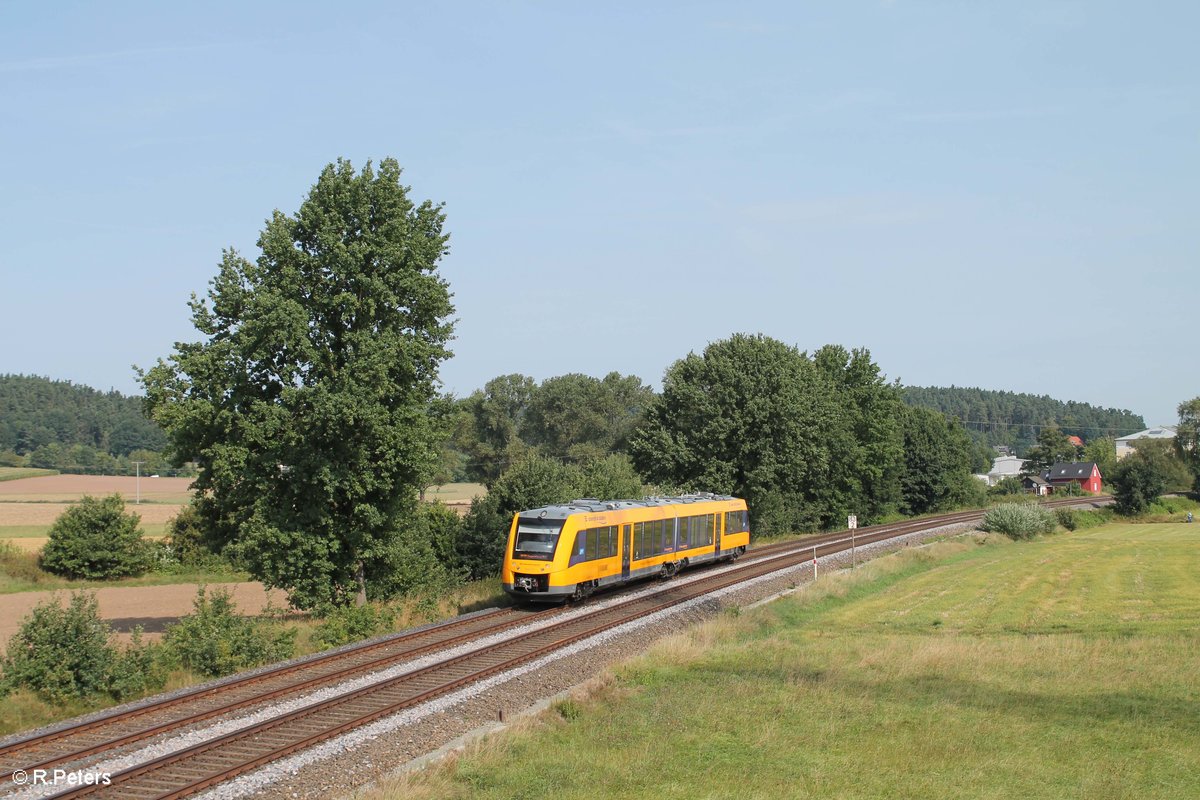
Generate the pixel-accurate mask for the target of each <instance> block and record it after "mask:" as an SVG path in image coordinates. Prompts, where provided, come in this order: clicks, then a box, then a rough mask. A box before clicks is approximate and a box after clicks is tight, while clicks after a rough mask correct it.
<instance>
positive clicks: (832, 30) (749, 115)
mask: <svg viewBox="0 0 1200 800" xmlns="http://www.w3.org/2000/svg"><path fill="white" fill-rule="evenodd" d="M650 6H652V7H650ZM1198 30H1200V5H1198V4H1196V3H1192V2H1161V3H1141V4H1134V3H1111V2H1043V1H1041V0H1038V1H1037V2H1025V3H1021V2H995V3H981V2H980V3H977V2H972V3H947V2H906V1H905V0H896V1H895V2H827V3H797V2H780V3H738V4H736V5H735V4H732V3H730V4H704V3H680V4H673V3H672V4H668V3H661V4H648V3H642V2H637V3H607V2H606V3H595V2H590V3H566V2H545V3H478V4H476V3H441V4H438V3H421V4H416V3H377V4H376V3H339V4H336V5H335V4H332V3H329V4H319V5H318V4H312V3H297V2H278V3H266V2H264V3H240V2H239V3H220V2H205V3H175V2H171V3H144V4H133V3H121V2H111V3H69V2H64V3H34V2H6V3H4V4H3V5H0V97H2V99H3V102H2V103H0V114H2V115H3V116H2V118H0V146H2V149H3V153H4V162H3V165H4V166H3V172H2V173H0V174H2V178H0V185H2V187H3V191H2V192H0V225H2V226H3V232H4V233H3V236H2V237H0V279H2V283H0V324H2V325H3V327H2V330H3V339H4V342H5V346H4V347H3V350H2V355H0V372H23V373H34V374H40V375H48V376H50V377H53V378H61V379H70V380H73V381H76V382H80V383H86V384H90V385H93V386H96V387H99V388H105V389H107V388H110V387H111V388H116V389H119V390H122V391H125V392H134V391H137V390H138V387H137V384H136V382H135V380H134V376H133V372H132V370H131V368H130V365H131V364H138V365H143V366H145V365H149V364H151V363H152V362H153V361H154V360H155V359H156V358H158V357H159V356H164V355H166V354H167V353H169V352H170V350H171V347H172V345H173V343H174V342H175V341H177V340H181V339H192V338H195V337H194V332H193V330H192V328H191V325H190V322H189V318H188V312H187V307H186V301H187V298H188V295H189V293H190V292H192V291H201V292H202V291H203V290H205V288H206V287H207V284H208V281H209V279H210V278H211V277H212V276H213V274H214V273H215V270H216V264H217V262H218V259H219V257H220V252H221V248H222V247H226V246H234V247H236V248H238V249H239V250H241V251H242V252H243V253H244V254H245V255H247V256H249V257H251V258H253V257H255V256H256V255H257V250H256V248H255V241H256V239H257V235H258V231H259V230H260V228H261V227H262V224H263V221H264V220H265V218H266V217H267V216H268V215H269V214H270V212H271V210H272V209H274V208H279V209H282V210H284V211H286V212H289V213H291V212H293V211H295V210H296V208H297V207H298V206H299V204H300V202H301V200H302V198H303V196H304V194H305V193H306V192H307V190H308V188H309V187H310V186H311V185H312V183H313V182H314V181H315V179H316V176H317V174H318V173H319V171H320V169H321V168H322V166H324V165H325V164H326V163H328V162H330V161H333V160H334V159H336V158H337V157H338V156H344V157H347V158H349V159H351V160H352V161H353V162H354V163H355V164H356V165H361V163H362V162H364V161H366V160H367V159H375V160H378V159H379V158H381V157H384V156H394V157H396V158H397V159H398V160H399V161H400V163H401V164H402V165H403V166H404V167H405V170H406V172H405V177H406V182H407V183H408V184H410V185H411V186H412V191H413V195H414V197H415V198H416V199H418V200H419V199H424V198H431V199H433V200H436V201H444V202H445V204H446V213H447V216H448V221H447V227H448V229H449V231H450V232H451V234H452V240H451V250H452V252H451V255H450V256H449V257H448V258H447V259H446V260H445V261H444V264H443V274H444V275H445V277H446V278H447V279H448V280H449V281H450V284H451V287H452V290H453V291H454V293H455V302H456V305H457V309H458V311H457V313H458V317H459V319H460V321H459V323H458V326H457V339H456V341H455V343H454V350H455V352H456V356H455V358H454V359H453V360H452V361H450V362H448V363H447V364H446V365H445V367H444V369H443V378H444V381H445V385H446V388H447V389H450V390H453V391H454V392H456V393H458V394H460V395H461V394H466V393H469V392H470V391H471V390H473V389H475V388H477V387H479V386H481V385H482V384H483V383H484V382H485V381H487V380H488V379H489V378H491V377H493V376H496V375H499V374H503V373H508V372H523V373H526V374H529V375H533V376H534V377H536V378H538V379H539V380H540V379H543V378H546V377H549V376H552V375H558V374H562V373H566V372H585V373H589V374H593V375H603V374H604V373H606V372H608V371H610V370H619V371H620V372H622V373H633V374H636V375H639V376H641V377H642V378H643V379H645V380H647V381H648V382H650V383H652V384H654V385H655V386H657V385H658V384H659V381H660V379H661V377H662V373H663V370H664V369H665V368H666V367H667V366H668V365H669V364H670V363H671V362H672V361H674V360H675V359H677V358H680V357H682V356H683V355H685V354H686V353H688V352H689V351H691V350H695V351H700V350H702V349H703V348H704V347H705V345H706V344H707V343H708V342H710V341H713V340H716V339H722V338H725V337H727V336H728V335H730V334H731V333H734V332H737V331H747V332H757V331H761V332H763V333H766V334H769V335H771V336H774V337H776V338H779V339H781V340H784V341H786V342H788V343H791V344H795V345H798V346H799V347H801V348H803V349H808V350H812V349H815V348H816V347H819V346H820V345H822V344H825V343H829V342H837V343H842V344H845V345H847V346H865V347H867V348H869V349H870V350H871V352H872V354H873V355H874V357H875V359H876V360H877V361H878V362H879V364H880V365H881V366H882V367H883V369H884V371H885V372H887V373H888V375H889V376H890V377H893V378H895V377H899V378H900V379H902V380H903V381H904V382H905V383H908V384H919V385H930V384H933V385H949V384H956V385H960V386H962V385H968V386H972V385H977V386H982V387H985V388H996V389H1010V390H1015V391H1024V392H1035V393H1039V394H1042V393H1045V394H1050V395H1052V396H1055V397H1058V398H1061V399H1074V400H1081V401H1087V402H1091V403H1096V404H1100V405H1105V406H1115V407H1121V408H1129V409H1131V410H1133V411H1135V412H1138V413H1140V414H1143V415H1144V416H1145V417H1146V422H1147V423H1149V424H1155V423H1160V422H1170V421H1172V420H1174V419H1175V418H1176V415H1175V406H1176V404H1178V403H1179V402H1180V401H1182V400H1185V399H1187V398H1190V397H1193V396H1196V395H1198V394H1200V369H1198V367H1200V358H1198V357H1197V340H1198V338H1200V337H1198V336H1197V327H1198V326H1197V296H1198V295H1200V263H1198V256H1200V224H1198V222H1197V220H1200V189H1198V183H1200V158H1198V155H1200V109H1198V98H1200V56H1198V55H1197V52H1198V50H1197V47H1196V36H1197V31H1198Z"/></svg>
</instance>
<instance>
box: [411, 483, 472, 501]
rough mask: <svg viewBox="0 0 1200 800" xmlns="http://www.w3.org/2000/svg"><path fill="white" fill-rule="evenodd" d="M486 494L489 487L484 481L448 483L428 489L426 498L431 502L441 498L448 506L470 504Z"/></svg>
mask: <svg viewBox="0 0 1200 800" xmlns="http://www.w3.org/2000/svg"><path fill="white" fill-rule="evenodd" d="M485 494H487V487H486V486H484V485H483V484H482V483H447V484H444V485H442V486H431V487H429V488H428V489H426V490H425V499H426V500H428V501H430V502H433V501H434V500H441V501H442V502H443V503H445V504H446V505H448V506H454V505H458V504H460V503H464V504H466V505H470V504H471V500H472V499H473V498H475V497H477V496H480V495H485Z"/></svg>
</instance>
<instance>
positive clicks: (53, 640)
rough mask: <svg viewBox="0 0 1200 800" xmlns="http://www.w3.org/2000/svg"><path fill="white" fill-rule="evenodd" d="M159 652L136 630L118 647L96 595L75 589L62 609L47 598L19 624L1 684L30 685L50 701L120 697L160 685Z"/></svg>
mask: <svg viewBox="0 0 1200 800" xmlns="http://www.w3.org/2000/svg"><path fill="white" fill-rule="evenodd" d="M159 656H160V648H158V647H157V646H154V645H151V646H144V645H143V644H142V642H141V635H140V631H135V633H134V637H133V642H132V644H131V645H130V646H129V647H127V648H125V649H124V650H120V649H118V648H117V647H116V645H115V644H114V643H113V635H112V629H111V628H109V626H108V623H106V622H105V621H104V620H102V619H100V612H99V606H98V604H97V602H96V596H95V594H93V593H91V592H74V593H72V595H71V600H70V602H69V603H68V604H67V606H66V607H63V606H62V605H60V604H59V603H58V599H57V598H55V599H53V600H48V601H47V602H45V603H40V604H38V605H37V606H35V607H34V609H33V611H32V612H30V615H29V616H28V617H26V619H25V620H24V622H22V623H21V628H20V630H19V631H17V633H16V634H15V635H14V636H13V637H12V639H11V640H10V641H9V643H8V654H7V655H6V656H5V658H4V661H3V669H4V676H3V681H2V682H0V686H2V688H3V689H4V691H5V692H7V691H11V690H13V689H17V688H21V687H24V688H27V689H31V690H33V691H35V692H37V693H38V694H39V695H40V696H41V697H42V698H43V699H45V700H48V701H50V702H54V703H62V702H65V701H68V700H75V699H79V698H83V697H88V696H90V695H95V694H108V695H111V696H112V697H114V698H116V699H118V700H121V699H124V698H126V697H130V696H133V695H136V694H142V693H144V692H146V691H148V690H152V689H157V688H160V687H161V686H162V685H163V683H164V682H165V679H166V676H165V670H164V669H162V668H161V660H160V657H159Z"/></svg>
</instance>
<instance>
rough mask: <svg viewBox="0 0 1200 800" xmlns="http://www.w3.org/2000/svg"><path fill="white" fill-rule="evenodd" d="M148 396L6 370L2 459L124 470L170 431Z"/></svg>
mask: <svg viewBox="0 0 1200 800" xmlns="http://www.w3.org/2000/svg"><path fill="white" fill-rule="evenodd" d="M142 402H143V401H142V398H141V397H136V396H134V397H131V396H128V395H124V394H121V393H120V392H117V391H108V392H101V391H98V390H96V389H93V388H91V387H90V386H81V385H79V384H76V383H72V382H70V381H58V380H51V379H50V378H43V377H39V376H36V375H0V461H3V462H4V463H10V462H11V463H12V465H17V464H19V465H21V466H31V467H48V468H51V469H64V468H67V469H69V468H72V467H77V468H79V469H78V470H72V471H95V472H108V473H112V472H123V471H124V467H125V465H126V463H127V462H128V461H129V459H130V456H131V455H133V456H134V458H136V459H138V460H143V461H144V460H147V459H146V458H145V456H146V454H148V453H154V454H157V453H158V452H160V451H161V450H162V449H163V447H165V446H166V442H167V439H166V436H165V435H164V434H163V432H162V430H161V429H160V428H159V427H158V425H157V424H155V423H154V422H153V421H151V420H149V419H147V418H146V416H145V414H144V413H143V412H142Z"/></svg>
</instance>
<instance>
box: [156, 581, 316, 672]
mask: <svg viewBox="0 0 1200 800" xmlns="http://www.w3.org/2000/svg"><path fill="white" fill-rule="evenodd" d="M295 640H296V630H295V629H294V628H290V629H279V628H278V626H277V625H273V624H272V623H269V622H263V621H261V620H255V619H251V618H250V617H243V616H241V615H240V614H238V613H237V608H236V607H235V606H234V603H233V598H232V596H231V595H230V593H229V592H228V591H227V590H223V589H217V590H214V591H213V592H212V593H211V594H209V593H208V592H207V590H206V588H205V587H203V586H201V587H200V590H199V591H198V592H197V593H196V599H195V600H194V601H193V603H192V613H191V614H188V615H187V616H186V617H182V618H181V619H180V620H179V622H177V623H175V624H174V625H171V626H170V627H168V628H167V632H166V634H165V635H164V636H163V641H164V643H165V645H166V646H167V648H168V649H169V650H170V651H171V653H172V654H173V655H174V656H176V657H177V658H178V659H179V663H180V664H182V665H183V666H184V667H186V668H188V669H190V670H192V671H193V672H198V673H200V674H201V675H206V676H208V677H210V678H219V677H221V676H223V675H229V674H231V673H234V672H238V671H240V670H243V669H249V668H251V667H257V666H259V665H260V664H266V663H269V662H272V661H282V660H283V659H285V658H290V657H291V655H292V652H293V650H294V649H295Z"/></svg>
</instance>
